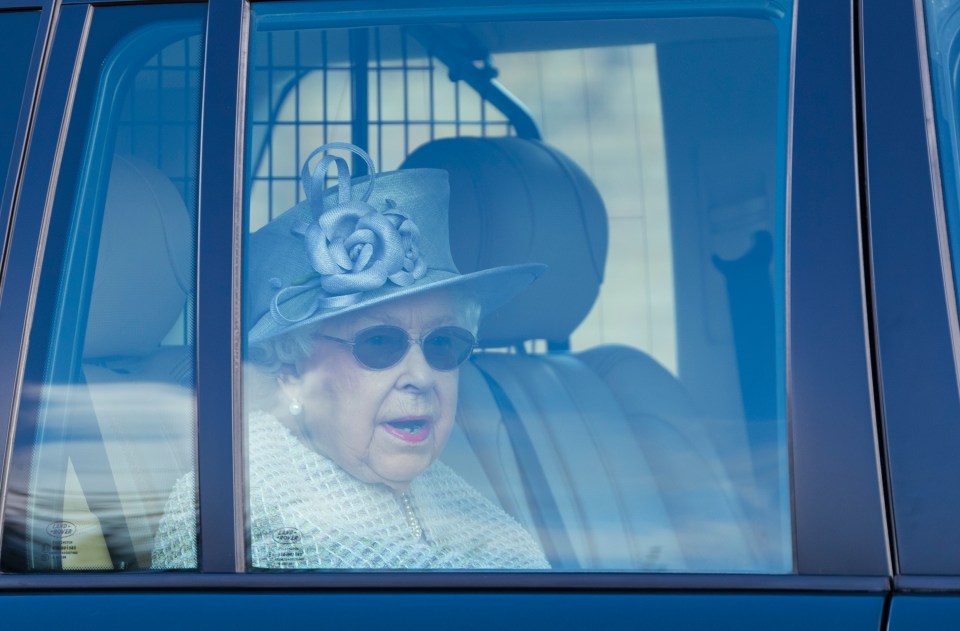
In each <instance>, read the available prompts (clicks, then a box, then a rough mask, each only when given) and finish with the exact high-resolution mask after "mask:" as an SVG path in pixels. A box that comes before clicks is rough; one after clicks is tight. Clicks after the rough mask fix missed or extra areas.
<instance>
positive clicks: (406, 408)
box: [282, 294, 476, 491]
mask: <svg viewBox="0 0 960 631" xmlns="http://www.w3.org/2000/svg"><path fill="white" fill-rule="evenodd" d="M456 314H457V310H455V309H454V308H453V303H452V302H451V299H450V297H449V296H444V295H431V294H428V295H426V296H419V297H411V298H407V299H404V300H399V301H397V302H395V303H391V304H388V305H383V306H380V307H373V308H371V309H367V310H364V311H362V312H360V313H358V314H354V315H350V316H345V317H343V318H335V319H332V320H329V321H328V322H326V323H324V324H323V325H322V326H321V329H320V330H319V331H318V333H322V334H324V335H330V336H333V337H337V338H341V339H345V340H353V339H354V336H355V335H356V333H357V332H358V331H360V330H362V329H365V328H367V327H371V326H376V325H381V324H389V325H394V326H398V327H400V328H402V329H404V330H406V332H407V333H408V334H409V336H410V338H411V339H413V340H417V339H420V337H421V336H422V335H423V334H425V333H426V332H428V331H430V330H432V329H435V328H437V327H439V326H445V325H457V326H462V327H464V328H467V329H469V330H471V331H472V332H474V333H476V323H475V322H462V321H459V319H462V317H461V318H459V319H458V316H457V315H456ZM458 374H459V370H450V371H438V370H435V369H433V368H431V367H430V365H429V364H427V362H426V360H425V359H424V356H423V351H422V350H421V348H420V345H419V344H416V343H412V344H411V345H410V349H409V350H408V351H407V354H406V355H405V356H404V357H403V359H402V360H401V361H400V362H399V363H397V364H396V365H394V366H391V367H389V368H386V369H384V370H370V369H368V368H364V367H363V366H361V365H360V364H359V363H358V362H357V360H356V359H355V358H354V357H353V354H352V348H351V347H350V346H348V345H345V344H340V343H337V342H334V341H331V340H328V339H324V338H322V337H318V338H317V342H316V347H315V349H314V352H313V355H312V356H311V357H310V359H308V360H307V362H306V364H305V365H304V366H303V369H302V371H301V375H300V376H299V377H295V378H293V377H288V378H286V379H285V380H284V381H283V382H282V387H283V389H284V391H285V393H286V394H287V396H288V397H290V398H296V399H298V400H299V401H300V403H301V404H302V405H303V419H302V420H303V422H302V424H301V427H302V429H301V431H302V432H303V433H304V434H305V436H304V438H305V439H306V440H307V442H308V443H309V444H310V445H311V446H313V448H314V449H316V450H317V451H319V452H320V453H321V454H323V455H325V456H327V457H328V458H330V459H331V460H333V461H334V462H336V463H337V464H338V465H340V467H342V468H343V469H344V470H345V471H347V472H348V473H350V474H351V475H353V476H354V477H356V478H359V479H360V480H363V481H364V482H370V483H383V484H386V485H387V486H389V487H391V488H392V489H394V490H395V491H403V490H405V489H406V488H407V486H408V485H409V484H410V482H411V481H412V480H413V479H414V478H415V477H417V476H418V475H419V474H420V473H421V472H422V471H423V470H424V469H426V468H427V467H428V466H429V465H430V464H431V463H432V462H433V461H434V460H435V459H436V458H437V456H438V455H439V453H440V450H441V449H443V446H444V444H445V443H446V440H447V436H448V435H449V433H450V428H451V427H452V426H453V419H454V414H455V412H456V408H457V385H458Z"/></svg>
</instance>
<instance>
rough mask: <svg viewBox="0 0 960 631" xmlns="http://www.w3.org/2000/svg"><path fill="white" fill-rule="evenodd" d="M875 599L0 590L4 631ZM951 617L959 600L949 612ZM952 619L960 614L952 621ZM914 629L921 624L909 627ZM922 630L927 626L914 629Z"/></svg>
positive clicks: (620, 614) (832, 605) (620, 612)
mask: <svg viewBox="0 0 960 631" xmlns="http://www.w3.org/2000/svg"><path fill="white" fill-rule="evenodd" d="M882 607H883V596H881V595H847V596H836V595H809V594H795V595H782V594H777V595H772V594H767V595H755V594H702V595H691V594H582V593H581V594H572V593H571V594H436V593H434V594H429V593H390V594H384V593H363V594H361V593H337V594H317V593H299V594H295V593H273V594H263V593H258V594H254V593H252V594H239V593H215V594H209V593H208V594H203V593H163V594H158V593H139V594H102V593H98V594H76V593H74V594H18V595H6V596H0V616H2V619H3V626H4V628H17V627H20V626H21V625H23V626H25V625H32V626H34V627H35V628H36V627H37V626H40V627H42V626H43V625H45V624H47V623H56V624H57V625H61V626H65V627H68V628H70V629H71V630H78V629H104V628H113V627H116V626H128V625H129V626H130V627H135V628H137V629H143V630H149V629H165V630H169V629H177V630H180V629H191V628H231V627H232V628H237V629H240V628H243V629H251V628H282V627H283V626H284V625H288V624H297V625H310V626H311V627H313V628H328V629H341V628H344V629H346V628H349V629H374V628H379V629H390V631H403V630H406V629H410V630H411V631H425V630H427V629H458V630H459V631H470V630H473V629H477V630H481V629H482V630H487V629H500V628H521V629H525V630H528V631H529V630H532V629H550V630H551V631H553V630H556V629H567V628H579V629H598V630H599V629H604V630H608V629H668V628H669V629H676V630H684V629H691V630H692V629H698V630H699V629H707V628H709V629H778V630H781V631H791V630H794V629H797V630H799V629H811V628H814V629H817V630H818V631H828V630H831V629H838V630H840V629H842V630H844V631H858V630H861V629H862V630H868V629H869V630H876V629H879V628H880V619H881V611H882ZM954 611H956V612H957V613H958V615H960V606H957V607H955V608H954ZM957 619H958V620H960V617H958V618H957ZM914 628H921V627H914ZM922 628H926V627H922Z"/></svg>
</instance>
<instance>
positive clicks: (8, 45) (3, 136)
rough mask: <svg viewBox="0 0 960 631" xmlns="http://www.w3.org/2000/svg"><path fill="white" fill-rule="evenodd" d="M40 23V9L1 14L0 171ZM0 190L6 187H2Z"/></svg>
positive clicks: (9, 146)
mask: <svg viewBox="0 0 960 631" xmlns="http://www.w3.org/2000/svg"><path fill="white" fill-rule="evenodd" d="M39 24H40V12H39V11H16V12H13V11H11V12H9V13H2V14H0V59H3V60H4V63H3V67H0V84H2V85H3V86H5V87H4V90H3V91H0V174H3V175H5V174H6V165H7V159H8V158H10V157H11V156H10V150H11V149H12V148H13V139H14V136H15V135H16V132H17V121H18V119H19V118H20V106H21V104H22V103H23V100H24V89H25V88H26V87H27V86H26V81H27V71H28V70H29V64H30V56H31V55H32V54H33V42H34V39H35V38H36V37H37V27H38V26H39ZM0 193H3V190H2V189H0Z"/></svg>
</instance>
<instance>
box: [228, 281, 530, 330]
mask: <svg viewBox="0 0 960 631" xmlns="http://www.w3.org/2000/svg"><path fill="white" fill-rule="evenodd" d="M546 269H547V266H546V265H543V264H541V263H525V264H521V265H505V266H501V267H492V268H490V269H485V270H480V271H477V272H472V273H469V274H453V273H451V272H443V271H437V270H430V271H428V272H427V273H426V274H425V275H424V276H423V278H421V279H419V280H418V281H416V282H415V283H413V284H411V285H408V286H406V287H398V286H397V285H393V284H390V283H388V284H387V285H385V286H384V287H383V288H381V289H379V290H373V291H368V292H364V297H363V300H361V301H360V302H358V303H356V304H353V305H349V306H346V307H340V308H337V309H327V310H321V311H317V312H316V313H314V314H313V315H311V316H309V317H307V318H304V319H303V320H300V321H299V322H296V323H293V324H289V325H282V324H280V323H279V322H277V321H276V320H275V319H274V318H273V316H272V315H271V314H270V313H267V314H265V315H264V316H262V317H261V318H260V319H259V320H258V321H257V322H256V323H255V324H254V325H253V326H252V327H250V329H249V332H248V334H247V343H248V344H258V343H260V342H264V341H266V340H268V339H270V338H273V337H277V336H279V335H284V334H286V333H289V332H291V331H296V330H298V329H301V328H303V327H306V326H310V325H312V324H317V323H319V322H322V321H324V320H329V319H330V318H334V317H341V316H344V315H347V314H351V313H356V312H359V311H363V310H365V309H369V308H370V307H375V306H377V305H383V304H387V303H391V302H396V301H398V300H402V299H404V298H409V297H412V296H420V295H423V294H428V293H434V292H440V291H445V290H446V291H449V290H457V291H461V292H463V293H464V294H466V295H468V296H470V297H473V298H475V299H476V300H477V301H478V302H479V303H480V311H481V318H483V317H485V316H487V315H488V314H489V313H491V312H492V311H495V310H496V309H497V308H498V307H501V306H503V305H504V304H505V303H507V302H509V301H510V299H511V298H513V297H514V296H516V295H517V294H519V293H520V292H522V291H523V290H524V289H526V288H527V287H528V286H529V285H530V284H531V283H532V282H533V281H535V280H536V279H537V278H538V277H539V276H540V275H541V274H542V273H543V272H544V271H546ZM303 299H304V300H309V299H310V296H309V294H305V295H304V296H303Z"/></svg>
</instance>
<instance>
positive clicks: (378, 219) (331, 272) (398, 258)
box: [302, 201, 426, 296]
mask: <svg viewBox="0 0 960 631" xmlns="http://www.w3.org/2000/svg"><path fill="white" fill-rule="evenodd" d="M394 217H397V214H396V212H394V213H392V216H391V215H388V214H385V213H380V212H378V211H376V210H375V209H374V208H373V207H371V206H369V205H367V204H366V203H364V202H359V201H349V202H346V203H343V204H338V205H336V206H335V207H333V208H330V209H328V210H326V211H324V212H323V213H322V214H321V215H320V216H319V217H318V218H317V219H316V220H315V221H313V222H311V223H310V225H309V226H307V227H306V229H305V230H303V232H302V234H303V236H304V239H305V241H306V247H307V255H308V256H309V257H310V263H311V265H312V266H313V269H315V270H316V271H317V272H318V273H319V274H320V278H321V280H320V286H321V287H323V290H324V291H326V292H327V293H329V294H332V295H336V296H339V295H342V294H350V293H355V292H363V291H370V290H371V289H378V288H379V287H382V286H383V285H384V284H385V283H386V282H387V281H388V280H389V281H391V282H394V283H396V284H398V285H409V284H410V283H412V282H413V281H415V280H416V279H417V278H420V277H422V276H423V274H424V273H425V272H426V265H425V264H423V262H422V261H420V260H419V248H418V242H419V231H418V230H417V228H416V226H415V225H413V222H412V221H411V220H410V219H405V218H403V216H402V215H400V217H401V221H400V222H399V226H400V229H398V227H397V225H396V224H395V220H394V219H393V218H394ZM411 258H413V259H415V260H411ZM418 264H419V265H418Z"/></svg>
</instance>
